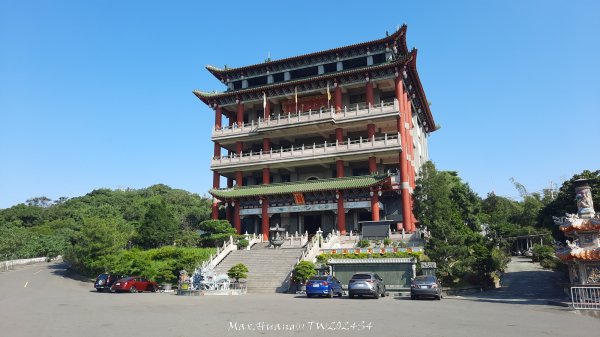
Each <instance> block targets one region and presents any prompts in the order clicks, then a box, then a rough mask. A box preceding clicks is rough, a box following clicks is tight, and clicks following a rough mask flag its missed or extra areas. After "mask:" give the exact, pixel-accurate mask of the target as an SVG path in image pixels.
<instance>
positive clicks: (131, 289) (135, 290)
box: [129, 286, 138, 294]
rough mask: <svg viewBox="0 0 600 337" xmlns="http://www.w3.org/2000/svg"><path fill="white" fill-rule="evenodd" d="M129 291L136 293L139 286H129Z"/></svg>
mask: <svg viewBox="0 0 600 337" xmlns="http://www.w3.org/2000/svg"><path fill="white" fill-rule="evenodd" d="M129 292H130V293H133V294H135V293H137V292H138V291H137V288H136V287H135V286H132V287H131V288H129Z"/></svg>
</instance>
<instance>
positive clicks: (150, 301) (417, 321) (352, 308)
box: [0, 261, 600, 337]
mask: <svg viewBox="0 0 600 337" xmlns="http://www.w3.org/2000/svg"><path fill="white" fill-rule="evenodd" d="M513 262H514V263H517V264H519V263H523V261H513ZM525 268H526V269H527V268H530V267H527V266H526V267H525ZM522 272H525V273H527V275H528V277H531V276H532V271H531V270H524V271H522ZM542 272H543V271H542ZM515 275H517V274H516V273H515ZM548 275H550V274H548ZM518 279H519V278H518V277H517V278H513V279H510V278H509V280H510V283H511V284H519V282H520V281H518ZM525 286H527V285H525ZM536 291H537V290H536V288H535V287H534V288H532V289H530V290H529V292H528V293H526V294H524V295H523V296H522V298H521V299H519V298H518V297H519V294H518V293H517V292H511V291H508V292H505V294H504V295H503V294H502V291H492V292H483V293H477V294H474V295H463V296H449V297H446V298H444V299H443V300H442V301H434V300H420V301H411V300H410V299H408V298H407V297H401V296H388V297H385V298H380V299H378V300H375V299H353V300H350V299H348V298H347V297H342V298H333V299H327V298H316V299H315V298H311V299H307V298H305V297H303V296H300V295H294V294H248V295H244V296H198V297H181V296H175V295H173V294H172V293H142V294H111V293H97V292H95V291H93V288H92V283H89V282H82V281H77V280H74V279H73V278H70V277H67V276H66V275H65V269H64V264H61V263H52V264H38V265H30V266H26V267H22V268H19V269H17V270H12V271H7V272H0V317H2V325H1V327H0V329H1V332H0V333H1V334H2V335H3V336H11V337H20V336H64V337H70V336H72V337H79V336H102V337H105V336H115V335H118V336H164V337H166V336H174V337H180V336H190V337H192V336H417V335H419V336H481V335H485V336H561V337H564V336H585V335H588V334H589V333H590V332H591V331H598V330H599V329H600V319H598V318H595V317H593V316H589V315H584V314H581V313H578V312H576V311H572V310H570V309H569V308H565V307H560V306H556V305H549V304H548V302H547V301H545V300H540V299H536V296H537V295H535V292H536ZM532 292H533V293H532ZM555 295H556V293H555V292H554V293H553V292H552V291H550V293H548V296H551V297H554V296H555Z"/></svg>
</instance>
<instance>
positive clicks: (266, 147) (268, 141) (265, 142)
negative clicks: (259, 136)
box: [262, 138, 271, 153]
mask: <svg viewBox="0 0 600 337" xmlns="http://www.w3.org/2000/svg"><path fill="white" fill-rule="evenodd" d="M262 150H263V153H266V152H269V151H271V139H270V138H263V146H262Z"/></svg>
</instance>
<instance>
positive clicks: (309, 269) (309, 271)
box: [293, 261, 317, 292]
mask: <svg viewBox="0 0 600 337" xmlns="http://www.w3.org/2000/svg"><path fill="white" fill-rule="evenodd" d="M315 275H317V271H316V270H315V264H314V263H312V262H310V261H300V262H299V263H298V264H297V265H296V267H294V276H293V281H294V282H296V288H297V290H298V291H301V292H302V291H306V281H308V280H309V279H310V278H311V277H313V276H315Z"/></svg>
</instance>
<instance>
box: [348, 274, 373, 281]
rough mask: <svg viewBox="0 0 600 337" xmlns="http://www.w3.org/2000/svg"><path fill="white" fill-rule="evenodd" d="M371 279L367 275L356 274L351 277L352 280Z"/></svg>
mask: <svg viewBox="0 0 600 337" xmlns="http://www.w3.org/2000/svg"><path fill="white" fill-rule="evenodd" d="M370 278H371V275H369V274H356V275H354V276H352V279H353V280H368V279H370Z"/></svg>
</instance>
